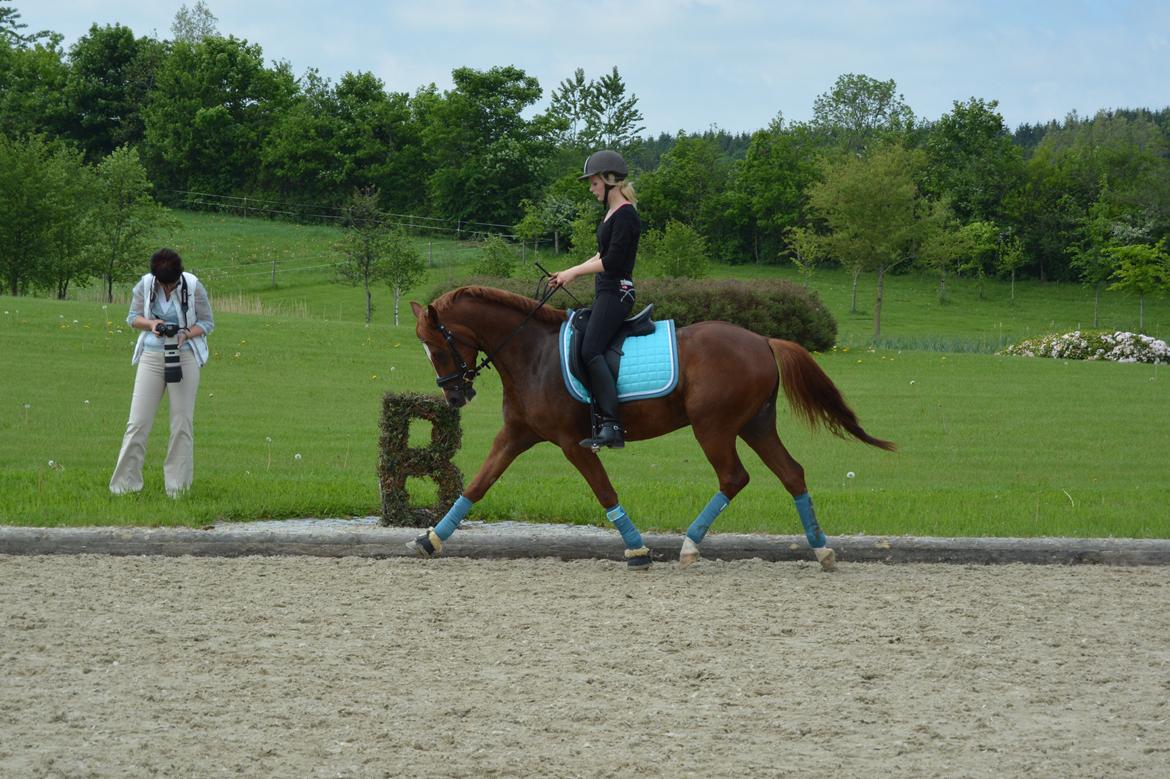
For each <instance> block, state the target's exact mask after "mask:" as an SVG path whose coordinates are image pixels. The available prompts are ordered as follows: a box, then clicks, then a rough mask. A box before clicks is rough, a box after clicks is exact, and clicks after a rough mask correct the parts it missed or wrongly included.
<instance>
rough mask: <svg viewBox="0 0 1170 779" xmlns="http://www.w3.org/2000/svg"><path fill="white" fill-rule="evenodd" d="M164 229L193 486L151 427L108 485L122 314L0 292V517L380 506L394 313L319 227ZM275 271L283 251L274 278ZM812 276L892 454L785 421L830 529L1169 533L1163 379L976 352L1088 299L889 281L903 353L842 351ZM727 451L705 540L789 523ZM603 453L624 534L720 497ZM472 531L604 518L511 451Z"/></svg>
mask: <svg viewBox="0 0 1170 779" xmlns="http://www.w3.org/2000/svg"><path fill="white" fill-rule="evenodd" d="M181 217H182V221H183V225H184V226H183V229H182V230H181V231H180V232H179V233H178V234H176V235H175V236H173V238H174V240H173V241H167V242H168V243H172V244H173V245H175V246H176V247H177V248H178V249H179V250H180V251H181V252H183V254H184V256H185V259H186V262H187V264H188V266H189V267H190V268H192V269H193V270H195V271H196V272H198V273H201V275H202V276H203V277H205V278H208V286H209V288H210V290H211V294H212V302H213V305H215V307H216V311H217V317H216V319H217V329H216V332H215V333H214V334H213V335H212V338H211V344H212V351H213V357H212V361H211V362H210V363H209V364H208V366H207V368H206V370H205V371H204V373H203V381H202V384H201V386H200V391H199V406H198V408H197V413H196V429H197V433H196V459H197V466H196V484H195V489H194V490H193V492H192V493H191V494H190V495H189V496H187V497H185V498H183V499H181V500H178V501H171V500H168V499H166V498H165V497H164V496H163V489H162V475H161V463H162V459H163V456H164V453H165V447H166V434H167V430H166V428H167V422H166V417H165V413H160V415H159V417H158V420H157V423H156V426H155V430H154V432H153V433H152V436H151V443H150V449H149V452H148V460H147V472H146V477H147V482H146V489H145V490H144V492H143V493H142V494H140V495H135V496H124V497H120V498H114V497H112V496H110V495H109V494H108V492H107V489H106V485H107V482H108V480H109V475H110V471H111V470H112V468H113V464H114V459H115V457H116V455H117V450H118V446H119V443H120V440H121V435H122V431H123V429H124V425H125V421H126V414H127V411H128V408H129V399H130V390H131V387H132V384H133V368H132V367H131V366H130V353H131V347H132V344H133V341H134V335H133V334H132V332H131V331H130V330H129V328H127V327H126V325H125V322H124V317H125V305H124V304H122V303H117V304H113V305H110V306H108V307H103V304H101V303H99V302H93V301H92V299H90V300H86V299H85V298H86V297H87V294H86V293H83V294H82V295H81V297H82V298H83V299H82V300H81V301H63V302H59V301H50V300H44V299H35V298H12V297H0V353H2V354H3V355H4V357H5V368H4V369H3V370H2V371H0V523H3V524H17V525H49V526H52V525H89V524H100V525H118V524H135V525H194V526H198V525H201V524H204V523H207V522H211V521H214V520H218V519H245V520H246V519H257V518H267V517H292V516H349V515H369V514H374V513H377V510H378V505H379V496H378V490H377V481H376V476H375V468H376V462H377V439H378V433H379V431H378V413H379V409H380V402H381V397H382V395H383V394H384V393H385V392H390V391H405V390H410V391H423V392H433V391H434V389H435V388H434V382H433V377H434V374H433V371H432V369H431V367H430V365H429V364H428V363H427V362H426V359H425V357H424V355H423V353H422V350H421V349H419V348H418V345H417V342H416V340H415V337H414V333H413V323H412V322H410V321H409V314H408V313H405V312H404V321H403V324H402V325H401V326H399V327H395V326H393V325H392V324H390V313H389V310H388V309H389V305H388V303H387V300H388V294H387V293H386V292H385V291H384V290H383V291H382V292H381V298H382V302H383V304H384V306H385V307H384V308H382V309H379V310H378V311H376V312H375V322H374V323H373V324H372V325H370V326H366V325H365V324H364V323H363V322H362V321H361V319H362V316H363V312H362V301H361V293H360V291H359V290H355V289H353V288H350V287H346V286H341V285H338V284H336V283H334V282H333V281H332V271H331V270H330V268H329V267H327V266H328V264H329V263H330V259H329V257H328V256H327V254H324V253H327V252H328V251H329V246H330V245H331V243H332V241H334V240H336V232H334V231H333V230H331V229H328V228H319V227H318V228H314V227H299V226H290V225H284V224H279V223H272V222H263V221H247V220H243V219H238V218H232V219H229V218H223V217H218V216H212V215H206V214H184V215H181ZM425 243H426V242H425V241H422V244H423V245H424V246H425ZM431 248H432V250H433V256H435V257H437V258H438V259H437V260H436V261H435V267H434V268H432V269H431V270H430V278H429V279H428V280H427V281H426V282H424V283H423V284H421V285H420V288H419V289H418V290H415V291H414V293H413V294H414V297H416V298H417V297H420V296H421V295H422V294H424V292H425V291H426V289H427V288H428V286H429V285H430V284H432V283H433V282H434V281H435V280H437V279H439V278H442V276H443V275H444V274H453V275H454V276H455V277H458V274H460V273H462V272H463V266H465V265H466V264H467V262H468V261H469V260H470V251H471V250H469V248H468V247H467V246H464V245H461V244H456V243H453V242H446V243H444V244H442V245H440V244H439V243H437V242H436V243H435V244H434V245H433V246H432V247H431ZM272 256H277V257H278V258H280V260H279V263H278V271H277V273H278V286H277V287H276V288H275V289H272V288H271V257H272ZM213 261H214V262H219V263H220V265H218V266H216V265H213V264H212V263H213ZM265 262H267V265H268V268H267V269H266V270H267V272H268V274H269V275H268V277H266V278H265V277H263V275H262V273H263V271H262V270H261V268H260V266H263V265H264V263H265ZM312 264H316V265H324V266H326V267H311V265H312ZM564 264H565V260H564V259H563V258H562V260H561V261H560V265H564ZM550 267H551V266H550ZM216 268H218V270H217V269H216ZM205 269H206V270H205ZM720 272H721V274H724V275H738V276H741V277H752V276H753V275H755V276H758V275H762V274H765V273H769V274H776V273H777V270H776V269H765V268H757V267H751V268H743V267H738V268H730V269H720ZM217 274H218V275H217ZM814 285H815V286H816V287H817V288H818V289H819V290H821V292H822V294H823V296H824V299H825V300H826V302H827V303H828V305H829V306H830V308H831V309H832V310H833V311H834V313H835V314H836V315H837V316H838V317H839V320H840V322H841V332H842V338H841V341H842V344H843V346H841V347H839V348H838V349H836V350H834V351H832V352H830V353H827V354H823V355H819V356H818V359H819V360H820V362H821V364H822V365H823V366H824V367H825V369H826V370H827V371H828V373H829V374H830V375H831V376H832V377H833V379H834V380H835V381H836V382H837V383H838V384H839V386H841V388H842V389H843V390H844V392H845V393H846V396H847V398H848V399H849V400H850V402H851V403H852V404H853V405H854V407H855V409H856V410H857V412H858V413H859V415H860V416H861V419H862V422H863V424H864V425H865V427H866V428H867V429H868V430H869V431H870V432H872V433H873V434H874V435H877V436H879V437H883V438H890V439H893V440H894V441H896V442H897V443H898V444H899V446H900V448H901V451H900V452H899V453H897V454H892V455H891V454H887V453H884V452H880V451H878V450H875V449H872V448H869V447H865V446H863V445H861V444H858V443H854V442H850V441H843V440H840V439H837V438H834V437H833V436H831V435H829V434H827V433H825V432H817V433H810V432H809V431H808V430H806V429H804V428H803V427H802V426H801V425H799V424H798V423H797V422H796V421H795V420H794V419H793V418H792V416H791V415H790V414H789V413H788V412H787V410H786V409H785V410H784V411H782V413H781V417H780V430H781V437H782V438H784V440H785V442H786V444H787V445H788V447H789V449H790V450H791V451H792V453H793V454H794V456H796V458H797V459H798V460H800V461H801V462H802V463H803V464H804V466H805V468H806V471H807V477H808V482H809V485H810V489H811V491H812V494H813V496H814V498H815V500H816V502H817V506H818V514H819V515H820V517H821V519H822V522H823V524H824V527H825V529H826V531H827V532H828V533H829V534H830V535H833V534H840V533H862V532H864V533H874V534H891V535H892V534H904V533H912V534H928V535H1011V536H1034V535H1070V536H1117V537H1161V538H1166V537H1170V510H1168V509H1167V506H1170V472H1168V469H1167V460H1168V458H1167V450H1168V443H1170V413H1167V411H1168V409H1170V368H1168V367H1167V366H1148V365H1118V364H1112V363H1078V362H1061V361H1052V360H1028V359H1022V358H1006V357H998V356H995V355H993V354H988V353H985V352H987V350H988V349H990V348H991V346H992V342H993V341H997V339H999V338H1000V334H1001V333H1003V334H1004V336H1003V337H1005V338H1007V337H1008V336H1007V334H1009V333H1010V334H1012V336H1011V338H1013V339H1014V337H1015V336H1016V335H1017V334H1019V335H1022V334H1034V333H1036V332H1048V331H1049V330H1050V329H1064V328H1066V327H1071V326H1075V325H1076V323H1077V321H1078V320H1077V317H1080V316H1085V315H1087V316H1089V317H1091V303H1092V300H1091V295H1090V293H1088V292H1086V291H1084V290H1082V289H1080V288H1078V287H1070V286H1058V285H1040V284H1035V283H1032V284H1021V285H1017V302H1016V304H1015V305H1011V304H1009V303H1008V302H1007V301H1006V285H1003V284H998V283H994V282H992V283H989V284H988V290H987V296H988V299H987V300H983V301H980V300H979V299H978V297H977V294H976V291H975V287H974V285H970V284H966V283H965V282H962V281H960V282H957V283H955V284H954V285H953V293H954V300H955V302H953V303H952V304H951V305H948V306H942V307H940V306H938V304H937V303H936V302H935V300H934V297H933V294H934V285H933V282H932V281H930V280H927V279H919V278H915V277H898V278H896V279H895V280H894V281H892V282H891V284H890V288H891V289H890V292H889V293H888V303H887V305H888V308H887V319H886V322H887V324H886V328H885V329H886V331H887V332H888V333H890V335H891V337H892V338H894V339H901V341H902V343H903V346H902V348H885V347H883V348H881V349H871V348H867V347H865V346H863V345H862V344H863V343H864V341H865V334H866V333H868V331H869V327H870V322H869V320H868V317H867V316H865V315H850V314H848V294H849V289H848V279H847V277H846V276H845V275H844V274H841V273H833V272H825V273H823V274H820V275H818V277H816V278H815V279H814ZM871 293H872V290H870V291H869V292H868V293H864V294H871ZM862 300H863V301H864V303H865V305H866V306H868V304H869V300H868V297H863V298H862ZM224 301H227V302H228V303H234V305H224V304H223V303H224ZM1105 302H1106V307H1105V309H1104V315H1105V317H1106V321H1107V322H1111V323H1112V324H1113V325H1114V326H1118V327H1132V326H1133V325H1132V323H1130V322H1128V321H1127V320H1126V317H1127V316H1128V315H1129V313H1128V312H1129V308H1130V307H1132V308H1133V315H1134V316H1136V301H1127V300H1126V299H1125V298H1122V297H1121V296H1112V295H1107V296H1106V301H1105ZM1131 304H1132V306H1131ZM233 309H234V310H235V311H259V312H260V313H238V312H233ZM1151 320H1152V321H1154V322H1155V325H1156V326H1155V327H1154V328H1151V327H1147V328H1146V330H1147V332H1153V333H1154V334H1157V335H1160V336H1161V337H1166V335H1167V334H1166V332H1165V331H1164V330H1159V329H1158V328H1163V327H1164V324H1159V323H1168V322H1170V305H1168V303H1167V301H1165V300H1159V301H1153V302H1151V301H1147V321H1148V322H1149V321H1151ZM1050 324H1054V325H1055V326H1054V327H1050ZM911 347H915V348H911ZM943 348H950V349H952V351H940V349H943ZM956 350H957V351H956ZM979 352H984V353H979ZM477 386H478V388H479V389H480V394H479V396H478V397H477V398H476V400H475V402H474V403H473V404H472V405H471V406H469V407H468V408H466V409H465V410H464V414H463V426H464V444H463V448H462V450H461V451H460V452H459V454H458V456H457V458H456V463H457V464H458V465H459V467H460V468H461V470H462V471H463V473H464V475H465V478H470V477H471V475H472V474H473V473H474V472H475V470H476V469H477V467H478V466H479V463H480V462H481V461H482V459H483V457H484V456H485V454H486V452H487V448H488V445H489V443H490V440H491V437H492V435H494V433H495V431H496V429H497V428H498V426H499V424H500V386H499V379H498V377H497V376H496V375H495V374H494V373H488V374H485V376H484V377H482V378H481V379H480V380H479V382H478V385H477ZM427 436H428V430H427V429H425V426H424V425H422V424H421V423H420V424H419V425H416V426H415V428H414V429H413V432H412V437H413V438H414V439H415V442H416V443H417V444H420V445H421V444H424V443H425V442H426V440H427ZM741 452H742V455H743V457H744V461H745V463H746V464H747V467H748V470H749V472H750V473H751V474H752V477H753V481H752V484H751V485H749V486H748V488H747V489H746V490H745V491H744V492H743V493H742V494H741V495H740V496H739V497H738V498H737V499H736V500H735V502H734V503H733V505H732V507H731V508H730V509H729V510H728V511H726V512H725V513H724V514H723V515H722V516H721V517H720V519H719V522H718V523H717V524H716V526H715V530H716V531H740V532H744V531H752V532H756V531H762V532H776V533H798V532H800V525H799V522H798V520H797V517H796V513H795V510H794V509H793V507H792V503H791V500H790V498H789V497H788V495H787V493H785V492H784V490H783V489H782V488H781V486H780V485H779V483H778V482H777V481H776V480H775V478H773V477H772V476H771V474H770V473H769V472H768V471H767V470H766V469H765V468H764V467H763V466H762V464H761V463H760V462H759V461H758V460H757V459H755V456H754V454H753V453H752V452H751V451H750V450H749V449H747V447H741ZM297 454H299V455H300V458H297V457H296V455H297ZM603 459H604V460H605V462H606V463H607V465H608V467H609V469H610V473H611V476H612V477H613V480H614V483H615V485H616V486H617V488H618V490H619V493H620V494H621V496H622V502H623V504H624V505H625V506H626V507H627V509H628V510H629V511H630V512H631V515H632V516H633V518H634V520H635V522H636V523H638V524H639V526H640V527H641V528H642V529H658V530H682V529H684V528H685V527H686V526H687V525H688V524H689V523H690V521H691V519H692V518H693V517H694V515H695V514H696V513H697V512H698V511H699V509H700V508H702V506H703V505H704V504H705V503H706V501H707V499H708V498H709V497H710V496H711V494H712V493H713V492H714V490H715V489H716V488H717V484H716V481H715V478H714V475H713V473H712V471H711V469H710V467H709V465H708V464H707V463H706V461H705V459H704V458H703V456H702V453H701V452H700V450H699V448H698V446H697V444H696V443H695V442H694V439H693V437H692V435H691V433H690V431H689V430H682V431H678V432H677V433H674V434H672V435H670V436H667V437H665V438H662V439H658V440H655V441H648V442H638V443H635V444H633V445H631V446H630V447H628V448H627V449H625V450H622V451H618V452H606V453H605V454H604V455H603ZM50 462H51V463H52V464H51V465H50ZM848 473H853V474H854V476H853V477H852V478H849V477H847V474H848ZM411 488H412V492H413V493H414V494H415V496H416V497H417V499H418V500H420V501H423V500H430V499H431V498H432V497H433V494H434V490H433V486H432V485H431V484H430V483H429V482H427V481H425V480H419V481H417V482H416V481H414V480H412V482H411ZM472 517H473V518H477V519H485V518H486V519H503V518H519V519H534V520H550V521H569V522H577V523H591V524H600V523H602V522H603V514H602V512H601V510H600V509H599V508H598V506H597V505H596V502H595V501H594V499H593V497H592V494H591V493H590V491H589V489H588V487H587V486H586V484H585V483H584V480H583V479H581V478H580V476H579V475H578V474H577V473H576V471H575V470H573V469H572V468H571V466H569V465H568V464H567V463H566V462H565V461H564V460H563V458H562V457H561V455H560V454H559V452H556V451H554V450H553V449H552V448H551V446H550V445H548V444H543V445H540V446H538V447H536V448H535V449H534V450H532V451H531V452H529V453H527V454H526V455H524V456H522V457H521V458H520V459H519V460H518V461H517V462H516V463H515V464H514V465H513V466H512V468H511V469H510V470H509V471H508V472H507V473H506V474H505V475H504V477H503V478H502V479H501V481H500V482H499V483H498V484H497V485H496V487H495V488H494V489H493V490H492V491H491V492H490V493H489V494H488V496H487V497H486V498H485V499H484V500H483V501H482V502H481V503H480V504H478V505H477V506H476V508H475V510H474V511H473V514H472Z"/></svg>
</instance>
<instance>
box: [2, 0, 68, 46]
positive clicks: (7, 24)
mask: <svg viewBox="0 0 1170 779" xmlns="http://www.w3.org/2000/svg"><path fill="white" fill-rule="evenodd" d="M27 29H28V25H27V24H25V23H24V22H22V21H20V11H17V10H16V9H15V8H13V7H12V6H10V5H0V42H7V43H8V44H9V45H10V46H12V47H14V48H25V47H27V46H35V45H36V44H38V43H40V42H41V41H45V42H48V41H50V40H52V39H53V38H54V37H55V34H54V33H51V32H49V31H48V30H41V31H40V32H34V33H32V34H31V35H26V34H24V33H23V32H21V30H27Z"/></svg>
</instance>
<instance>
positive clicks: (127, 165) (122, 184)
mask: <svg viewBox="0 0 1170 779" xmlns="http://www.w3.org/2000/svg"><path fill="white" fill-rule="evenodd" d="M96 174H97V176H96V177H97V181H96V186H95V190H96V193H97V199H96V204H95V206H94V210H93V246H92V252H93V256H94V259H95V261H96V272H97V273H98V275H100V276H101V277H102V279H103V280H104V282H105V285H106V300H107V301H108V302H110V303H112V302H114V282H116V281H127V280H130V279H133V278H134V277H135V276H136V275H137V268H139V267H140V266H141V264H142V258H143V257H145V256H147V255H149V254H150V249H151V242H152V240H153V239H154V236H155V235H156V234H157V232H158V230H159V228H161V227H163V226H166V225H167V224H168V223H169V221H170V218H169V213H168V212H167V210H166V209H164V208H162V207H161V206H160V205H159V204H158V203H156V202H155V201H154V198H153V197H152V196H151V191H152V189H153V186H152V185H151V183H150V181H149V179H147V177H146V169H145V168H144V167H143V165H142V161H141V160H140V159H139V157H138V151H137V149H134V148H132V147H129V146H122V147H119V148H117V149H115V150H114V151H112V152H111V153H110V154H109V156H107V157H106V158H105V159H103V160H102V161H101V162H100V163H98V166H97V171H96Z"/></svg>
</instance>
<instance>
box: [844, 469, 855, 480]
mask: <svg viewBox="0 0 1170 779" xmlns="http://www.w3.org/2000/svg"><path fill="white" fill-rule="evenodd" d="M856 476H857V474H856V473H854V472H853V471H849V473H847V474H845V478H846V479H852V478H854V477H856Z"/></svg>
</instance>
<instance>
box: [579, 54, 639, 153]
mask: <svg viewBox="0 0 1170 779" xmlns="http://www.w3.org/2000/svg"><path fill="white" fill-rule="evenodd" d="M585 106H586V109H587V111H588V113H587V114H586V115H585V133H584V135H585V142H586V145H588V146H591V147H597V148H603V149H617V150H621V149H624V148H625V147H627V146H629V145H630V143H632V142H633V141H634V139H635V138H636V137H637V135H638V133H640V132H642V131H643V130H645V129H646V128H645V127H643V126H642V125H641V124H640V122H641V121H642V119H643V118H644V117H643V116H642V112H641V111H639V110H638V96H637V95H633V94H631V95H630V96H629V97H626V85H625V82H624V81H622V77H621V75H620V74H619V73H618V69H617V67H616V66H615V67H614V69H613V70H612V71H611V72H610V73H609V74H608V75H605V76H602V77H601V78H599V79H598V80H597V81H596V82H593V83H591V84H590V89H589V90H588V92H587V94H586V96H585Z"/></svg>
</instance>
